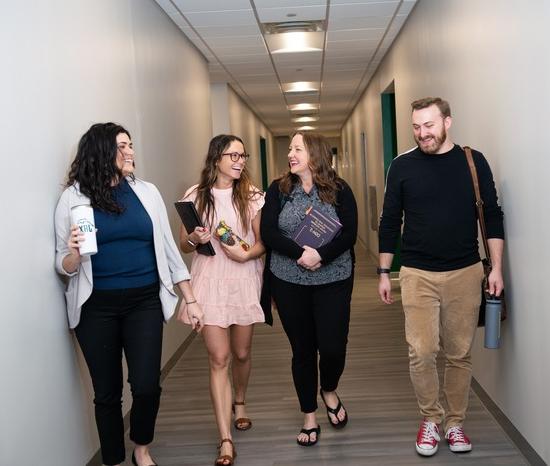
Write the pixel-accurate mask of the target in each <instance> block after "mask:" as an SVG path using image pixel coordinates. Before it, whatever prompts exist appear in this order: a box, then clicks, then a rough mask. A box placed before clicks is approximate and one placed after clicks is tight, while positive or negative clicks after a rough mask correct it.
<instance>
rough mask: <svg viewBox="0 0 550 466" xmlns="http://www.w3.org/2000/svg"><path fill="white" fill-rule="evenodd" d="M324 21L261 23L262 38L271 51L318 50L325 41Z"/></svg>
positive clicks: (321, 48)
mask: <svg viewBox="0 0 550 466" xmlns="http://www.w3.org/2000/svg"><path fill="white" fill-rule="evenodd" d="M324 26H325V21H324V20H319V21H284V22H282V23H263V29H264V38H265V40H266V42H267V46H268V48H269V51H270V52H271V53H295V52H318V51H321V50H323V45H324V42H325V32H324Z"/></svg>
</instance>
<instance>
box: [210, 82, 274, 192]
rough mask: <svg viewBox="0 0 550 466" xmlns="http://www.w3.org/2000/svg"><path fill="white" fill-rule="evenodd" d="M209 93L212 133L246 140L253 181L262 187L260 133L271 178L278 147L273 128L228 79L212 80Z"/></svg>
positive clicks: (248, 165) (270, 177) (249, 168)
mask: <svg viewBox="0 0 550 466" xmlns="http://www.w3.org/2000/svg"><path fill="white" fill-rule="evenodd" d="M210 96H211V101H210V105H211V108H212V135H213V136H215V135H217V134H234V135H235V136H238V137H240V138H241V139H242V140H243V142H244V145H245V148H246V151H247V152H248V153H249V154H250V159H249V160H248V163H247V167H248V170H249V171H250V175H251V177H252V181H253V183H254V184H255V185H256V186H257V187H258V188H260V189H262V170H261V162H260V136H261V137H263V138H265V140H266V151H267V157H266V158H267V174H268V179H272V178H273V173H274V162H273V160H274V157H275V155H274V154H275V150H274V142H273V141H274V140H273V135H272V134H271V131H269V129H267V127H266V126H265V125H264V123H263V122H262V120H260V118H259V117H258V115H256V114H255V113H254V112H253V111H252V110H251V109H250V107H249V106H248V105H247V104H246V103H245V102H244V101H243V100H242V99H241V98H240V97H239V96H238V94H237V93H236V92H235V91H234V90H233V89H232V88H231V86H230V85H228V84H227V83H212V84H211V85H210ZM205 154H206V149H205Z"/></svg>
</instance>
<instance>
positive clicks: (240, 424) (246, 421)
mask: <svg viewBox="0 0 550 466" xmlns="http://www.w3.org/2000/svg"><path fill="white" fill-rule="evenodd" d="M245 404H246V403H245V402H244V401H235V402H234V403H233V414H235V405H237V406H244V405H245ZM233 425H234V426H235V429H237V430H248V429H250V428H251V427H252V421H251V420H250V418H249V417H240V418H239V419H235V421H234V422H233Z"/></svg>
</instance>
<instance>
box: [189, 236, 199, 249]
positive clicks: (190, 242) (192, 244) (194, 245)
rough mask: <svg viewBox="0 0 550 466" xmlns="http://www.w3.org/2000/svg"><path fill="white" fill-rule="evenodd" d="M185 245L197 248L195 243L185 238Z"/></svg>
mask: <svg viewBox="0 0 550 466" xmlns="http://www.w3.org/2000/svg"><path fill="white" fill-rule="evenodd" d="M187 244H188V245H189V246H192V247H194V248H196V247H197V243H195V242H194V241H191V240H190V239H189V238H187Z"/></svg>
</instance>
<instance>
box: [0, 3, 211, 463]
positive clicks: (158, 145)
mask: <svg viewBox="0 0 550 466" xmlns="http://www.w3.org/2000/svg"><path fill="white" fill-rule="evenodd" d="M0 57H1V58H0V60H1V62H2V73H0V101H1V102H2V105H1V107H2V112H0V128H2V138H0V154H1V157H2V167H3V170H2V172H0V194H1V195H0V198H1V199H2V201H1V202H2V205H1V207H2V215H3V218H4V222H3V226H4V227H3V232H2V243H1V244H2V246H1V248H2V261H0V277H1V279H2V310H3V312H2V315H1V317H0V319H1V325H0V345H1V347H0V367H1V370H2V376H3V378H2V381H3V382H2V385H3V389H2V397H1V398H2V401H1V406H0V412H1V416H0V464H41V465H45V466H47V465H56V466H59V465H61V466H63V465H66V466H75V465H82V464H85V463H86V462H87V461H88V460H89V459H90V457H91V456H92V455H93V453H94V452H95V451H96V450H97V448H98V442H97V435H96V432H95V424H94V421H93V417H92V412H93V411H92V404H91V400H92V390H91V386H90V382H89V377H88V373H87V369H86V367H85V365H84V363H83V361H82V359H81V357H80V356H79V355H78V352H77V351H76V350H75V346H76V345H75V343H74V341H73V339H72V336H71V333H70V332H69V331H68V327H67V319H66V313H65V307H64V299H63V286H62V283H61V281H60V280H59V278H58V277H57V276H56V274H55V272H54V268H53V262H54V233H53V210H54V207H55V204H56V202H57V198H58V196H59V194H60V192H61V184H62V183H63V180H64V178H65V174H66V172H67V168H68V165H69V163H70V160H71V159H72V157H73V156H74V153H75V149H76V144H77V142H78V139H79V137H80V136H81V135H82V134H83V132H84V131H85V130H86V129H87V128H88V127H89V126H90V124H92V123H94V122H99V121H108V120H113V121H117V122H120V123H122V124H123V125H125V126H126V127H127V128H128V129H129V130H130V132H131V133H132V135H133V139H134V142H135V146H136V154H137V164H138V170H137V174H138V176H141V177H143V178H146V179H149V180H151V181H153V182H155V183H157V185H158V186H159V188H160V189H161V191H162V193H163V195H164V196H165V201H166V203H167V205H169V206H170V204H171V202H172V201H173V200H174V199H176V198H177V197H178V196H180V195H181V193H182V192H183V191H184V189H185V188H186V187H187V186H188V185H190V184H191V183H192V182H193V181H194V180H195V179H196V178H197V176H198V169H199V164H200V160H199V162H197V161H195V160H193V159H192V157H194V156H195V154H196V153H197V151H199V153H202V152H203V151H204V147H205V146H206V145H207V143H208V139H209V138H210V134H211V120H210V102H209V87H208V73H207V68H206V64H205V62H204V60H203V58H202V57H201V56H200V55H199V53H198V52H196V50H195V49H194V47H192V46H191V45H189V43H188V42H187V40H186V39H185V38H184V36H183V35H182V34H181V33H180V32H179V30H178V29H177V28H176V27H175V26H174V25H173V23H172V21H171V20H169V19H168V17H166V15H165V14H164V12H162V10H161V9H160V8H159V7H158V5H157V4H156V3H155V2H153V1H149V0H117V1H113V0H93V1H92V0H86V1H79V2H74V1H70V0H51V1H49V2H41V1H37V0H31V1H28V2H8V3H6V4H5V5H3V6H2V15H1V17H0ZM170 213H171V217H172V221H173V226H176V225H177V222H176V219H175V216H174V214H173V210H172V209H170ZM187 334H188V333H187V330H185V329H184V328H183V327H180V326H177V324H170V325H169V326H168V327H167V329H166V340H165V347H164V357H163V360H164V361H166V359H167V358H168V357H170V356H171V354H172V353H173V350H174V349H175V348H176V347H177V346H178V345H179V344H180V343H181V342H182V341H183V339H184V338H185V336H186V335H187ZM125 407H127V403H126V405H125Z"/></svg>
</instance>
